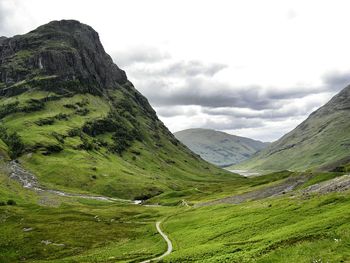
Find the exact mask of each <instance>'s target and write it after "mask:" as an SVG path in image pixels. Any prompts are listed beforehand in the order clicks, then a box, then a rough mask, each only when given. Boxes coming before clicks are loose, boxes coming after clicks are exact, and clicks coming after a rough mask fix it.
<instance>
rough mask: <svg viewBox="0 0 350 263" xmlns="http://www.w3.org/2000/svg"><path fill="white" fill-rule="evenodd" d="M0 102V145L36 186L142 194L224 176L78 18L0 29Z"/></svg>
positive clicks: (118, 195)
mask: <svg viewBox="0 0 350 263" xmlns="http://www.w3.org/2000/svg"><path fill="white" fill-rule="evenodd" d="M0 105H1V106H0V118H1V126H0V139H1V140H2V141H3V142H4V144H5V145H4V147H2V150H3V151H6V152H7V153H8V155H9V156H10V157H11V158H12V159H16V158H17V159H19V161H20V163H22V165H24V167H25V168H26V169H29V170H30V171H31V172H33V173H34V174H35V175H36V176H37V177H38V179H39V182H40V184H41V185H43V186H44V187H50V188H54V189H63V190H66V191H80V192H84V191H89V192H94V193H98V194H103V195H107V196H117V197H122V198H148V197H150V196H153V195H157V194H159V193H161V192H164V191H167V190H169V189H170V190H176V189H184V188H187V187H193V186H196V185H198V184H201V183H206V182H209V181H221V180H226V179H229V178H232V174H231V175H229V174H228V173H226V172H225V171H222V170H219V169H217V168H215V167H214V166H211V165H209V164H208V163H206V162H204V161H203V160H201V159H200V158H198V157H197V156H195V155H194V154H192V153H191V152H190V151H189V150H188V149H187V148H186V147H185V146H183V145H182V144H181V143H180V142H179V141H178V140H177V139H176V138H175V137H174V136H173V135H172V134H171V133H170V132H169V131H168V129H167V128H166V127H165V126H164V125H163V123H162V122H161V121H160V120H159V119H158V118H157V116H156V113H155V111H154V110H153V109H152V107H151V106H150V105H149V103H148V101H147V99H146V98H145V97H143V96H142V95H141V94H140V93H139V92H138V91H137V90H136V89H135V88H134V87H133V85H132V83H131V82H130V81H129V80H128V79H127V77H126V74H125V72H124V71H123V70H121V69H119V68H118V66H117V65H115V64H114V63H113V61H112V59H111V57H110V56H109V55H108V54H107V53H106V52H105V51H104V49H103V46H102V44H101V42H100V40H99V36H98V34H97V33H96V32H95V31H94V30H93V29H92V28H91V27H89V26H87V25H84V24H81V23H80V22H78V21H74V20H62V21H53V22H50V23H49V24H46V25H44V26H41V27H39V28H37V29H36V30H34V31H31V32H29V33H28V34H25V35H19V36H14V37H12V38H1V40H0Z"/></svg>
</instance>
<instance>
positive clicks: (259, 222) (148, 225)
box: [0, 171, 350, 262]
mask: <svg viewBox="0 0 350 263" xmlns="http://www.w3.org/2000/svg"><path fill="white" fill-rule="evenodd" d="M299 175H300V174H298V173H292V172H288V171H284V172H278V173H273V174H268V175H264V176H261V177H255V178H247V179H242V178H234V179H233V180H232V181H231V182H230V183H227V182H224V183H221V184H220V183H213V186H207V187H206V189H205V188H204V187H200V188H199V189H192V190H182V191H170V192H167V193H164V194H161V195H160V196H157V197H154V198H152V199H150V201H152V202H153V201H154V202H155V201H157V200H158V201H161V203H164V204H171V205H180V206H160V207H147V206H139V205H129V204H122V203H117V202H116V203H112V202H102V201H95V200H86V199H80V198H67V197H58V196H54V195H52V194H49V193H39V194H36V193H34V192H33V191H30V190H26V189H23V188H22V187H21V186H20V185H19V184H18V183H17V182H15V181H13V180H11V179H9V178H8V177H7V175H5V174H0V180H1V181H0V201H7V200H9V199H12V200H14V201H15V202H16V205H4V206H0V215H1V216H0V220H1V224H0V261H1V262H16V261H20V260H23V259H24V258H25V259H26V261H27V262H139V261H142V260H144V259H147V258H153V257H155V256H156V255H160V254H162V253H163V252H164V251H165V250H166V244H165V242H164V240H163V239H162V238H161V237H160V235H159V234H158V233H157V232H156V228H155V222H156V221H159V220H162V219H164V220H165V221H164V222H163V224H162V229H163V231H164V232H165V233H166V234H167V235H168V236H169V238H170V239H171V241H172V243H173V245H174V251H173V252H172V253H171V254H170V255H169V256H167V257H166V258H164V262H252V261H253V262H254V261H256V262H283V261H285V260H286V259H288V260H289V261H290V262H295V261H298V262H313V261H315V260H322V262H327V261H328V262H341V261H342V260H343V262H347V260H349V259H350V253H349V251H350V250H349V246H350V232H349V231H348V228H349V227H350V225H349V224H350V223H349V222H350V221H349V219H350V215H349V213H348V211H349V209H350V197H349V195H348V193H346V192H345V193H331V194H327V195H321V196H320V195H300V194H297V193H290V194H286V195H283V196H280V197H271V198H266V199H262V200H258V201H247V202H243V203H241V204H239V205H231V204H220V205H214V206H208V207H202V208H193V207H186V206H184V205H183V206H182V205H181V202H180V201H181V200H183V199H185V200H186V201H190V202H189V203H191V202H192V203H196V202H203V201H206V200H213V199H217V198H222V197H225V196H228V195H237V194H241V193H245V192H250V191H256V190H258V189H262V188H266V187H269V186H272V185H274V184H277V183H280V182H283V181H284V180H288V179H290V178H293V177H294V176H299ZM340 175H341V173H314V174H308V175H307V176H308V178H309V181H307V182H306V183H305V184H303V185H301V186H300V189H304V188H306V187H307V186H309V185H311V184H314V183H318V182H321V181H326V180H329V179H332V178H334V177H336V176H340ZM205 190H206V191H205ZM154 199H157V200H154ZM28 229H29V230H28ZM62 244H64V245H62Z"/></svg>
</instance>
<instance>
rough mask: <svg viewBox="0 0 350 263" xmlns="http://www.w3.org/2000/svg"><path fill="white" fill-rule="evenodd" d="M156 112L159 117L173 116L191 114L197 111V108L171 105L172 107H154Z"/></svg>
mask: <svg viewBox="0 0 350 263" xmlns="http://www.w3.org/2000/svg"><path fill="white" fill-rule="evenodd" d="M155 110H156V112H157V114H158V115H159V116H161V117H174V116H179V115H181V116H193V115H196V114H197V113H198V111H197V110H195V109H192V108H188V107H187V106H172V107H168V106H165V107H156V108H155Z"/></svg>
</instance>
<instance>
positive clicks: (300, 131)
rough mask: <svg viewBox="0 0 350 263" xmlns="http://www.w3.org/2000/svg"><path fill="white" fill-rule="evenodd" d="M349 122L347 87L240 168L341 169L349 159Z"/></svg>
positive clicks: (239, 166) (349, 93)
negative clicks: (343, 163)
mask: <svg viewBox="0 0 350 263" xmlns="http://www.w3.org/2000/svg"><path fill="white" fill-rule="evenodd" d="M349 119H350V86H347V87H345V88H344V89H343V90H341V91H340V92H339V93H338V94H336V95H335V96H333V97H332V98H331V99H330V100H329V101H328V102H327V103H326V104H325V105H323V106H322V107H320V108H319V109H317V110H316V111H314V112H313V113H311V114H310V115H309V117H308V118H307V119H306V120H305V121H303V122H302V123H300V124H299V125H298V126H297V127H296V128H295V129H293V130H292V131H290V132H289V133H287V134H286V135H284V136H283V137H282V138H280V139H279V140H277V141H276V142H274V143H272V144H271V145H270V146H269V147H267V148H266V149H265V150H263V151H261V152H260V153H259V154H257V155H256V156H254V157H253V158H252V159H251V160H248V161H247V162H244V163H242V164H239V165H237V168H244V169H257V170H259V169H260V170H278V169H294V170H307V169H316V168H318V167H322V166H323V167H328V169H331V167H332V166H333V165H332V164H336V163H337V164H338V165H342V164H341V163H339V161H340V160H342V159H343V160H345V161H346V160H348V157H349V156H350V136H349V134H350V122H349ZM345 164H346V163H345ZM333 168H336V167H333Z"/></svg>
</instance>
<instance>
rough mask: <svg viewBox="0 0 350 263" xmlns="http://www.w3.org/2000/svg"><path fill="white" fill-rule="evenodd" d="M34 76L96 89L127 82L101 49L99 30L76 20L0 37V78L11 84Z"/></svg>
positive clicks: (122, 73)
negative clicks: (68, 81)
mask: <svg viewBox="0 0 350 263" xmlns="http://www.w3.org/2000/svg"><path fill="white" fill-rule="evenodd" d="M37 76H51V77H55V78H57V79H60V80H64V81H67V80H71V81H79V83H80V84H83V85H87V86H94V87H96V88H99V89H100V90H101V89H108V88H115V87H117V86H118V85H119V84H124V83H126V82H127V77H126V74H125V72H124V71H123V70H121V69H119V68H118V66H117V65H115V64H114V63H113V61H112V59H111V57H110V56H109V55H108V54H107V53H106V52H105V51H104V48H103V46H102V44H101V42H100V40H99V36H98V33H97V32H96V31H94V30H93V29H92V28H91V27H90V26H87V25H84V24H82V23H80V22H78V21H75V20H62V21H53V22H50V23H48V24H46V25H43V26H40V27H39V28H37V29H35V30H33V31H31V32H29V33H28V34H25V35H19V36H14V37H12V38H4V37H2V38H0V81H1V82H2V83H4V84H3V85H5V87H6V86H11V85H13V84H14V83H17V82H19V81H22V80H26V81H28V80H31V79H32V78H34V77H37Z"/></svg>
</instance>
